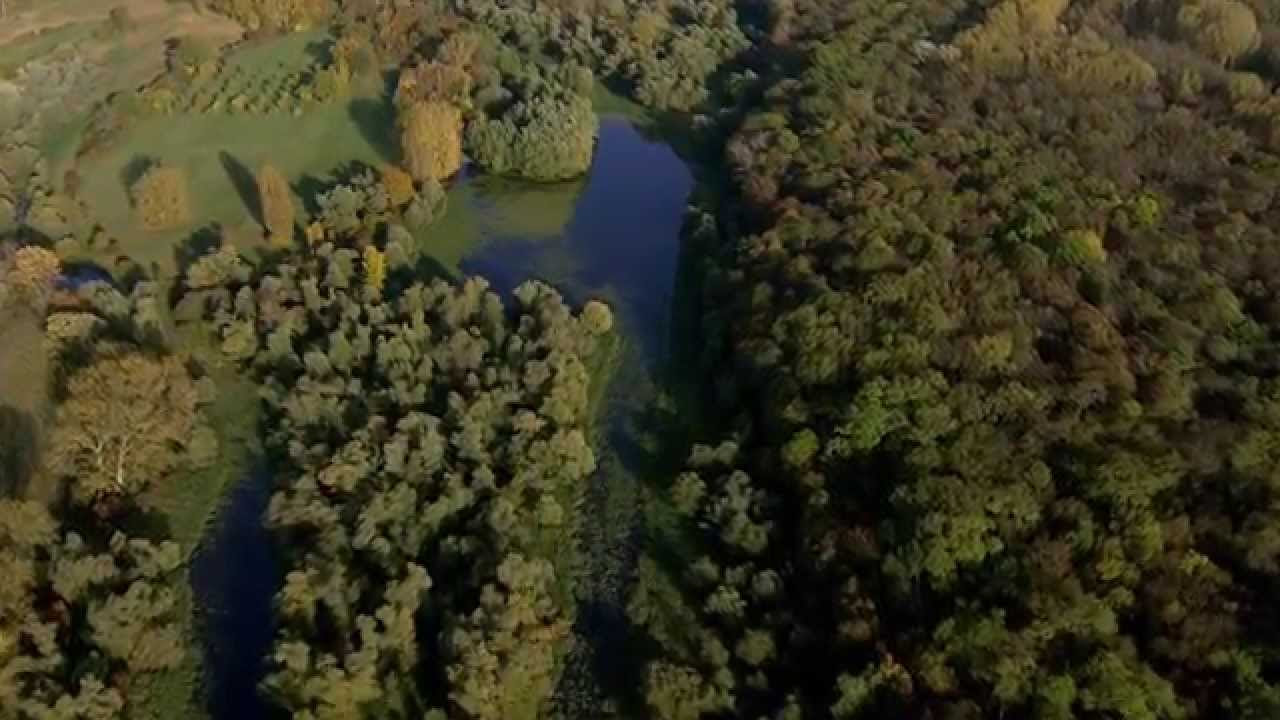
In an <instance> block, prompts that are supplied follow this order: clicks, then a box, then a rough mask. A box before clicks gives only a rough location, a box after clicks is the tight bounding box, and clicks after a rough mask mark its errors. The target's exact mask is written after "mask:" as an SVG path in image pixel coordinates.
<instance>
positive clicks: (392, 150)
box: [347, 96, 400, 163]
mask: <svg viewBox="0 0 1280 720" xmlns="http://www.w3.org/2000/svg"><path fill="white" fill-rule="evenodd" d="M347 115H349V116H350V117H351V122H353V123H355V124H356V127H357V128H359V130H360V134H361V135H363V136H364V139H365V141H366V142H368V143H369V145H370V146H371V147H373V149H374V150H376V151H377V153H378V155H379V157H381V158H382V159H383V160H384V161H386V162H389V163H394V162H398V161H399V159H400V157H399V155H400V153H399V149H398V148H397V147H396V143H395V142H394V139H393V135H394V133H393V130H394V128H395V108H394V107H393V106H392V104H391V98H390V97H387V96H383V97H380V98H357V99H355V100H352V101H351V102H350V103H349V104H348V105H347Z"/></svg>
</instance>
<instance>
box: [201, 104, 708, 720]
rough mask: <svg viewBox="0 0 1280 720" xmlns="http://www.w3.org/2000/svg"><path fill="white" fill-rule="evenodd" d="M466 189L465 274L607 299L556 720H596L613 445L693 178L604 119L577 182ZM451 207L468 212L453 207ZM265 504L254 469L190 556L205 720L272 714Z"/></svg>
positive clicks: (628, 536) (660, 336)
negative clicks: (606, 346)
mask: <svg viewBox="0 0 1280 720" xmlns="http://www.w3.org/2000/svg"><path fill="white" fill-rule="evenodd" d="M464 182H465V183H467V184H470V185H473V186H472V187H464V188H461V190H462V192H459V191H458V189H455V191H453V192H451V193H450V195H451V203H453V204H451V205H450V209H449V213H450V214H454V215H461V216H463V217H464V218H465V221H466V222H469V223H472V224H473V225H474V230H475V234H476V236H477V240H478V241H477V242H476V243H475V245H474V247H473V249H471V250H470V251H469V252H468V253H467V254H466V255H464V257H463V259H462V262H461V264H460V269H461V270H462V272H463V273H464V274H468V275H472V274H474V275H482V276H484V277H486V278H488V279H489V281H490V283H491V284H492V285H493V286H494V288H495V289H496V290H498V291H499V292H503V293H506V292H509V291H510V290H511V289H512V288H514V287H515V286H516V285H518V284H519V283H520V282H522V281H524V280H526V279H529V278H537V279H542V280H546V281H548V282H550V283H552V284H554V285H555V286H556V287H557V288H559V289H560V291H561V292H562V293H564V294H565V296H566V297H567V298H568V299H569V300H570V301H571V302H573V303H575V304H578V303H581V302H583V301H584V300H586V299H588V298H600V299H603V300H606V301H607V302H609V303H610V304H611V305H612V306H613V308H614V316H615V319H616V322H617V325H618V328H619V330H620V331H621V332H622V334H623V336H624V337H625V338H626V340H627V343H626V356H625V357H624V358H623V362H622V368H621V369H620V370H619V371H618V375H617V377H616V378H615V380H614V383H613V386H612V387H611V390H610V393H609V395H608V396H607V399H606V405H605V407H604V409H603V413H604V415H605V418H604V422H605V426H604V428H603V430H604V432H603V436H604V438H603V440H604V446H603V447H601V448H599V449H598V456H599V458H600V466H601V471H600V472H598V473H597V474H596V477H595V478H594V479H593V484H592V486H591V487H590V488H589V492H588V498H587V508H586V509H585V513H584V517H583V527H582V528H581V532H582V539H583V550H584V577H583V580H582V585H583V587H582V597H583V605H582V607H581V608H580V612H579V620H578V626H577V628H576V633H577V635H578V642H577V643H576V645H575V650H574V653H573V655H572V656H571V657H570V658H569V661H568V666H567V668H566V672H565V677H564V680H563V682H562V685H561V691H560V693H559V696H560V698H559V704H560V708H559V714H561V715H567V716H577V717H594V716H592V715H589V714H585V713H589V712H591V709H590V707H589V706H591V705H594V704H595V703H596V702H597V701H598V700H599V699H600V698H602V697H603V696H604V693H603V692H602V691H601V690H600V688H599V685H598V683H597V682H596V677H597V676H598V675H599V674H600V673H601V672H605V673H607V672H608V668H602V667H601V662H602V661H603V660H605V659H606V658H608V657H609V656H610V655H611V654H612V653H611V650H620V648H621V642H622V640H623V638H624V633H625V623H624V619H623V617H622V614H621V607H622V604H623V598H622V597H621V593H622V584H621V582H620V581H619V579H620V578H622V577H625V576H626V575H627V574H628V573H629V567H628V564H629V563H631V562H633V561H634V547H633V544H634V543H633V542H632V541H633V537H634V533H633V530H634V528H633V527H631V525H634V524H635V523H636V522H638V517H636V516H634V514H633V516H632V517H630V518H629V520H627V521H626V522H623V523H621V525H620V526H619V524H618V523H616V522H614V520H611V519H610V517H611V516H610V515H609V513H608V512H607V509H608V507H609V506H611V504H612V505H616V504H617V503H616V502H615V500H616V498H610V497H609V495H610V493H612V492H614V491H613V490H611V488H616V487H618V486H619V483H627V482H634V477H633V476H634V474H635V473H636V472H638V470H637V469H636V468H634V467H631V461H630V460H629V458H628V457H627V456H626V455H627V454H626V453H625V452H619V451H617V450H615V449H614V448H618V447H622V446H623V443H622V442H621V441H620V436H621V435H622V434H623V433H624V432H625V428H626V425H627V422H628V417H629V414H630V413H632V412H635V408H634V406H633V404H632V403H631V402H629V401H628V399H629V398H632V397H634V392H633V391H635V390H636V389H637V387H638V386H643V385H645V384H648V383H652V382H653V381H654V378H655V377H656V373H657V369H658V368H659V367H660V365H661V364H662V363H663V361H664V359H665V354H666V345H667V337H668V334H669V328H670V326H671V317H670V315H671V299H672V295H673V290H674V286H675V278H676V272H677V264H678V260H679V256H680V227H681V223H682V221H683V217H684V211H685V204H686V201H687V199H688V197H689V194H690V192H691V191H692V189H693V176H692V174H691V173H690V171H689V169H688V167H686V166H685V164H684V163H683V161H681V160H680V158H679V157H677V155H676V154H675V152H674V151H673V150H672V149H671V148H670V147H668V146H667V145H666V144H664V143H661V142H655V141H651V140H648V139H646V138H645V137H644V136H643V135H641V133H640V132H639V131H638V130H637V129H636V128H635V127H633V126H632V124H631V123H630V122H629V121H627V120H625V119H622V118H614V117H606V118H603V119H602V122H601V128H600V140H599V145H598V147H597V150H596V156H595V160H594V163H593V165H592V167H591V170H590V172H589V174H588V176H587V178H586V180H585V181H584V182H578V183H571V184H566V185H562V186H553V187H549V188H548V187H538V188H533V187H530V186H528V185H520V184H515V183H504V182H491V181H488V180H486V179H484V178H476V179H467V180H465V181H464ZM456 198H461V199H463V204H464V205H465V206H464V207H457V206H456V205H457V204H458V203H457V200H456ZM454 221H455V222H456V218H455V220H454ZM445 222H449V220H448V219H446V221H445ZM428 251H429V248H428ZM269 496H270V481H269V477H268V476H267V474H266V472H265V471H264V470H262V469H258V470H256V471H255V472H254V473H253V474H252V475H250V476H249V477H247V478H246V479H245V480H244V481H243V482H242V483H241V484H240V486H239V487H238V488H236V489H235V490H234V491H233V493H232V495H231V497H230V498H229V501H228V505H227V507H226V508H225V509H224V510H223V512H222V514H221V517H220V519H219V523H218V525H217V526H215V527H214V528H213V529H211V530H210V533H209V536H208V537H206V539H205V542H204V549H203V550H202V551H201V552H200V553H198V554H197V556H196V558H195V560H194V561H193V567H192V573H191V577H192V585H193V588H194V590H195V593H196V597H197V598H198V600H199V601H200V602H202V603H203V605H204V606H205V607H206V609H207V610H206V631H207V636H208V637H209V638H211V642H210V644H209V648H208V651H207V656H206V657H207V662H206V667H207V671H208V675H209V684H210V694H211V703H210V705H211V712H212V715H213V718H214V719H215V720H258V719H260V718H265V717H267V716H268V710H267V708H266V705H265V704H264V702H263V701H262V700H261V699H260V698H259V697H258V695H257V692H256V688H257V683H258V680H259V678H260V677H261V670H262V662H261V658H262V657H263V656H265V655H266V654H267V653H268V652H269V651H270V647H271V640H272V623H271V603H272V597H273V595H274V592H275V589H276V588H277V587H278V584H279V571H278V568H277V566H276V561H275V557H274V553H273V550H272V545H271V538H270V535H269V534H268V533H267V531H266V530H265V529H264V528H263V527H262V516H263V514H264V512H265V510H266V505H267V501H268V499H269ZM615 515H616V513H615ZM614 519H615V520H616V517H615V518H614ZM566 697H568V698H570V699H565V698H566ZM583 698H588V700H586V701H585V703H586V704H585V706H584V700H583ZM591 698H594V700H593V699H591Z"/></svg>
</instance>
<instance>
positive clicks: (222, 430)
mask: <svg viewBox="0 0 1280 720" xmlns="http://www.w3.org/2000/svg"><path fill="white" fill-rule="evenodd" d="M178 344H179V346H180V347H182V348H183V349H184V350H185V351H186V352H188V353H190V354H191V356H192V357H193V358H194V359H195V360H196V361H197V362H198V363H199V364H200V365H201V367H203V368H204V369H205V371H206V372H207V373H208V374H209V377H210V378H212V379H213V381H214V383H215V385H216V387H217V390H218V392H217V395H216V397H215V399H214V401H213V403H212V404H211V405H210V406H208V407H207V408H205V412H206V414H207V417H208V420H209V423H210V425H211V426H212V427H213V429H214V430H215V431H216V432H217V434H218V442H219V453H218V457H219V462H218V463H217V464H216V465H213V466H211V467H208V468H204V469H201V470H197V471H194V472H188V473H185V474H183V475H181V476H179V477H177V478H174V479H173V480H172V481H171V482H168V483H165V484H163V485H161V486H159V487H156V488H154V489H152V490H151V491H150V493H149V497H148V501H149V503H150V504H151V505H152V506H153V507H155V508H156V509H157V510H159V511H160V512H161V513H163V515H164V517H165V519H166V521H167V523H168V525H169V531H170V534H171V537H172V539H173V540H174V541H175V542H177V543H178V544H179V545H181V546H182V550H183V553H184V555H186V557H187V558H188V559H190V557H191V556H192V555H193V554H194V553H195V551H196V548H197V547H198V545H199V543H200V541H201V538H202V537H203V535H204V534H205V531H206V530H207V529H208V528H209V527H210V526H211V524H212V523H213V521H214V519H215V518H216V516H217V513H218V511H219V509H220V508H221V506H222V503H223V501H224V498H225V497H226V496H227V493H228V491H229V490H230V489H231V488H232V487H233V486H234V484H235V483H236V482H239V481H240V480H241V479H242V478H244V477H245V474H246V473H248V472H249V467H250V465H251V463H252V461H253V458H254V456H255V455H256V453H257V452H258V451H259V443H258V437H257V427H258V420H257V418H258V396H257V389H256V386H255V385H254V384H253V383H252V382H251V381H250V380H249V379H248V378H246V377H244V376H242V375H241V374H239V373H238V372H237V371H236V368H235V367H234V366H233V365H232V364H231V363H230V362H229V361H228V360H227V359H226V358H225V357H223V356H222V354H221V352H219V351H218V349H217V347H216V346H215V345H214V344H213V343H212V342H210V340H209V338H208V337H207V336H206V335H205V333H204V331H203V329H202V328H199V327H191V326H184V327H182V328H180V332H179V338H178ZM175 589H176V590H177V592H178V602H179V607H180V615H181V616H182V617H183V618H186V622H185V627H184V631H185V634H186V636H187V637H188V638H189V642H188V647H189V652H188V653H187V657H186V658H185V660H184V662H183V663H182V665H180V666H179V667H177V668H175V669H173V670H169V671H165V672H161V673H157V674H154V675H151V676H147V677H146V679H145V680H144V682H143V683H142V684H141V685H140V686H138V687H136V688H135V689H134V691H133V692H132V694H131V701H132V705H131V708H130V709H131V714H130V717H133V718H137V719H139V720H172V719H174V718H183V719H184V720H200V719H201V718H205V717H207V716H208V712H207V710H206V708H205V703H204V697H203V693H204V687H205V684H204V676H203V669H202V660H203V649H204V640H205V638H204V635H203V633H202V632H201V630H200V627H201V623H200V616H201V613H200V610H199V605H198V602H197V600H196V598H195V597H194V595H193V593H192V589H191V583H190V581H189V580H187V579H185V578H184V581H183V582H182V583H179V584H178V585H177V586H176V588H175Z"/></svg>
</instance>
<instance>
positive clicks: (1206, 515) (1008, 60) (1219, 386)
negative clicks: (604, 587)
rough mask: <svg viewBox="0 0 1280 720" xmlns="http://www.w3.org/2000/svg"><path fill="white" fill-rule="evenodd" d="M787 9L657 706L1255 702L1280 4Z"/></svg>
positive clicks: (906, 710) (643, 597)
mask: <svg viewBox="0 0 1280 720" xmlns="http://www.w3.org/2000/svg"><path fill="white" fill-rule="evenodd" d="M773 7H774V9H775V10H777V11H778V12H776V13H775V14H774V15H773V16H772V19H771V23H772V24H771V26H770V28H771V29H770V35H769V45H768V47H775V48H777V51H778V54H777V55H771V54H770V53H769V52H767V49H766V50H765V51H764V52H762V53H761V62H763V63H766V64H767V66H768V67H769V69H770V75H769V77H770V82H769V83H768V86H767V88H766V89H765V90H764V92H763V93H762V100H761V102H760V103H759V106H758V107H753V108H751V110H750V112H749V113H748V115H747V116H746V117H745V119H744V120H743V121H742V123H741V124H740V126H739V127H737V128H736V129H735V131H734V133H733V137H732V139H731V140H730V141H729V142H728V144H727V146H726V148H725V162H726V165H727V168H728V170H729V171H730V172H731V173H732V175H733V178H734V181H735V187H736V195H735V199H736V201H737V203H736V207H735V210H734V220H735V222H737V223H738V224H739V225H738V226H739V228H740V230H741V233H740V235H739V236H738V237H737V238H730V239H727V242H726V244H725V245H724V247H723V249H722V251H721V252H720V253H719V254H718V255H717V256H716V258H715V260H714V263H713V265H712V268H713V269H712V271H711V277H710V280H709V283H708V284H709V289H708V297H707V301H706V307H707V308H708V309H709V314H710V318H709V327H710V328H713V329H714V332H715V333H716V334H715V335H714V337H715V342H714V347H713V349H711V350H710V351H709V352H708V361H709V363H710V366H713V367H720V368H722V369H723V368H726V367H727V368H731V369H732V372H731V373H726V372H723V371H722V372H721V373H719V374H718V376H717V377H718V379H719V382H718V386H717V396H718V397H717V402H719V403H720V404H721V406H722V407H724V408H725V409H726V410H730V411H732V412H735V413H736V418H737V419H736V420H735V421H734V422H733V423H732V426H731V427H730V428H728V429H727V430H728V432H729V439H728V441H727V442H724V443H720V442H719V441H717V442H716V444H713V445H711V446H706V447H700V448H695V451H694V452H693V454H692V456H691V459H690V461H689V470H688V471H687V472H685V473H683V474H680V475H679V476H678V477H677V478H675V479H674V481H673V483H672V486H671V490H670V497H671V502H672V504H673V506H674V507H675V508H676V509H677V510H678V511H679V512H680V513H682V514H683V515H684V516H685V517H687V518H688V524H689V528H690V531H691V532H693V533H694V534H695V535H697V536H699V537H700V538H701V540H700V544H699V547H700V551H698V552H697V553H696V554H694V555H691V556H690V557H689V558H688V560H689V561H690V562H689V564H688V565H687V566H686V567H683V568H680V567H672V568H666V571H665V572H664V571H663V568H662V567H661V566H660V565H659V563H658V562H656V561H647V562H646V564H645V565H644V566H643V567H642V568H641V570H642V573H643V574H644V576H645V580H643V581H642V583H641V586H640V591H639V592H638V593H637V595H636V597H635V598H634V601H633V605H632V615H633V617H634V618H635V619H636V620H637V622H639V623H641V624H643V625H645V626H646V627H648V628H649V631H650V634H651V636H652V637H653V638H654V640H655V641H656V642H657V643H658V644H659V645H660V646H661V647H662V648H663V651H664V656H663V657H662V658H661V659H659V660H657V661H655V662H654V663H653V664H652V665H651V666H650V670H649V676H648V690H647V692H648V698H649V704H650V706H651V707H652V709H653V710H654V712H655V713H656V714H657V715H658V716H659V717H668V718H693V717H700V716H704V715H732V716H735V717H779V718H783V717H785V718H799V717H830V716H835V717H850V718H853V717H888V716H893V717H921V718H929V717H932V718H948V719H952V718H954V719H960V718H980V717H1035V718H1055V719H1056V718H1126V719H1127V720H1138V719H1144V720H1145V719H1151V720H1155V719H1158V718H1169V719H1172V718H1193V717H1199V718H1208V717H1233V718H1270V717H1276V716H1277V714H1280V688H1277V687H1276V686H1275V685H1274V682H1275V681H1276V679H1277V675H1276V672H1277V670H1278V669H1280V666H1278V665H1277V664H1276V663H1277V660H1278V659H1280V658H1278V657H1277V654H1276V650H1277V641H1278V640H1280V638H1278V637H1277V627H1276V625H1275V614H1274V607H1275V599H1276V597H1277V591H1278V590H1280V587H1278V586H1277V580H1278V579H1280V577H1278V575H1277V572H1278V571H1280V565H1277V560H1278V559H1280V558H1278V552H1280V542H1278V541H1280V534H1278V530H1277V528H1278V527H1280V525H1278V524H1277V521H1278V520H1280V516H1278V515H1277V513H1278V512H1280V495H1278V494H1277V493H1278V492H1280V486H1278V485H1277V484H1276V475H1275V468H1276V457H1275V455H1274V452H1275V450H1274V447H1275V445H1274V442H1275V439H1276V435H1275V432H1276V425H1275V422H1276V421H1275V417H1276V416H1275V415H1274V412H1275V409H1276V407H1277V406H1276V398H1277V397H1278V396H1277V394H1276V392H1277V385H1276V369H1277V368H1276V365H1275V350H1276V346H1275V337H1276V329H1277V326H1276V323H1277V321H1280V317H1278V316H1277V315H1276V310H1277V305H1276V301H1277V290H1278V289H1280V288H1278V287H1277V285H1276V277H1277V275H1276V265H1277V260H1280V258H1278V257H1277V255H1276V252H1275V240H1276V238H1275V234H1274V228H1275V226H1276V219H1277V212H1278V210H1280V205H1278V204H1277V197H1276V194H1275V193H1276V189H1277V187H1280V185H1278V184H1277V181H1278V180H1280V175H1278V174H1277V169H1278V168H1280V165H1277V155H1276V152H1277V151H1278V150H1280V145H1277V144H1276V141H1277V136H1276V134H1275V132H1276V128H1277V127H1280V126H1277V125H1276V122H1277V118H1278V117H1280V116H1277V115H1276V108H1277V106H1276V104H1275V99H1274V95H1273V92H1272V90H1273V87H1274V83H1275V81H1276V80H1277V79H1280V77H1278V76H1277V70H1280V67H1277V65H1276V64H1275V59H1276V56H1275V50H1276V49H1277V47H1280V46H1276V45H1275V44H1274V43H1275V42H1276V39H1277V37H1278V36H1277V33H1276V30H1277V27H1276V25H1275V22H1276V20H1277V18H1276V16H1275V9H1274V7H1272V6H1268V5H1265V4H1263V3H1254V4H1253V5H1249V4H1245V3H1241V2H1235V1H1233V0H1224V1H1203V0H1191V1H1189V2H1067V1H1066V0H1061V1H1053V0H1048V1H1044V2H1036V1H1034V0H1004V1H1002V2H997V3H966V2H934V3H928V2H917V3H910V2H908V3H887V2H873V1H868V2H849V3H844V4H842V5H841V7H840V9H839V15H838V16H829V15H826V14H825V13H824V12H823V9H822V8H821V7H820V6H815V5H814V4H811V3H794V4H790V3H788V4H785V6H784V5H783V4H775V5H774V6H773ZM762 69H763V68H762Z"/></svg>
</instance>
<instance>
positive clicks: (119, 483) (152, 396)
mask: <svg viewBox="0 0 1280 720" xmlns="http://www.w3.org/2000/svg"><path fill="white" fill-rule="evenodd" d="M196 397H197V395H196V388H195V383H193V382H192V380H191V376H190V375H189V374H188V373H187V369H186V367H185V366H184V365H183V364H182V361H181V360H180V359H178V358H176V357H167V358H163V359H156V358H153V357H150V356H148V355H144V354H142V353H128V354H122V355H111V356H107V357H104V358H101V359H99V360H97V361H96V362H94V363H93V364H92V365H89V366H88V367H85V368H84V369H82V370H79V371H78V372H76V374H75V375H73V376H72V377H71V378H70V380H69V381H68V382H67V398H66V400H64V401H63V402H62V404H61V405H60V406H59V407H58V413H57V421H56V424H55V427H54V430H53V435H52V437H51V441H50V447H49V453H48V455H47V457H49V458H50V463H51V465H52V467H51V468H50V469H51V470H52V471H53V472H54V473H55V474H57V475H58V476H61V477H66V478H70V479H72V480H73V482H74V484H73V490H74V494H75V496H76V497H78V498H79V499H81V500H82V501H85V502H95V501H97V500H100V499H102V498H104V497H108V496H114V497H120V496H131V495H135V494H137V493H138V492H140V491H141V490H142V489H144V488H145V487H146V486H147V485H148V484H149V483H151V482H152V481H154V480H156V479H159V478H161V477H163V476H164V475H165V474H166V473H167V472H168V471H169V470H171V469H172V468H173V467H175V466H176V465H177V464H178V462H179V461H180V459H181V448H182V447H183V446H184V445H185V443H186V442H187V441H188V440H189V439H190V436H191V432H192V429H193V428H194V426H195V421H196Z"/></svg>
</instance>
